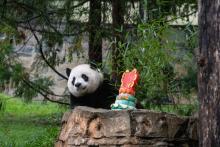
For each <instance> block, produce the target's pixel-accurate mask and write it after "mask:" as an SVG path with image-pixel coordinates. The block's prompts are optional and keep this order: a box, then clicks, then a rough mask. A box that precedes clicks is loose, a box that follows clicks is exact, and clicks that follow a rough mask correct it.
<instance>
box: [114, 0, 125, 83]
mask: <svg viewBox="0 0 220 147" xmlns="http://www.w3.org/2000/svg"><path fill="white" fill-rule="evenodd" d="M124 10H125V1H124V0H112V20H113V24H112V26H113V41H114V43H113V46H112V77H113V79H114V80H116V82H117V81H118V80H119V79H118V77H120V72H122V71H123V61H122V50H123V48H119V42H120V43H123V42H124V13H125V11H124Z"/></svg>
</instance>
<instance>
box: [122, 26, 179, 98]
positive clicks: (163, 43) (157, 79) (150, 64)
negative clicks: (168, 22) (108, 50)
mask: <svg viewBox="0 0 220 147" xmlns="http://www.w3.org/2000/svg"><path fill="white" fill-rule="evenodd" d="M167 29H168V26H165V25H164V26H161V25H160V23H155V24H145V25H140V26H139V28H138V38H137V41H136V42H134V40H132V41H133V42H132V45H131V46H130V47H128V48H127V49H126V50H125V52H124V54H123V55H124V58H123V60H124V64H125V69H133V68H137V69H138V71H139V72H140V79H141V80H140V82H139V84H138V87H137V97H138V98H141V99H145V98H161V97H165V96H166V95H167V88H166V89H165V86H168V84H169V82H170V81H171V79H172V78H173V67H172V63H173V62H174V58H173V57H172V56H171V53H172V52H174V51H175V46H174V43H173V42H172V41H170V40H167V39H166V38H165V37H164V33H165V32H166V30H167Z"/></svg>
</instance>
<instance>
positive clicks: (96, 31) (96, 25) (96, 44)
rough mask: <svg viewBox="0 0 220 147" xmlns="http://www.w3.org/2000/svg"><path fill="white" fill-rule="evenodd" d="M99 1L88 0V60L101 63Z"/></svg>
mask: <svg viewBox="0 0 220 147" xmlns="http://www.w3.org/2000/svg"><path fill="white" fill-rule="evenodd" d="M100 25H101V0H96V1H94V0H90V10H89V60H90V61H91V62H93V63H95V64H98V63H102V35H101V34H102V33H101V31H100V30H101V29H100Z"/></svg>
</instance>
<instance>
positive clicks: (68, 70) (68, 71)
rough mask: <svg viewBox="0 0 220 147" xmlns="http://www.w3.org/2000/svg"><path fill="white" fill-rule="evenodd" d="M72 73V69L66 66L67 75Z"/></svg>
mask: <svg viewBox="0 0 220 147" xmlns="http://www.w3.org/2000/svg"><path fill="white" fill-rule="evenodd" d="M70 73H71V69H70V68H66V75H67V76H68V77H69V76H70Z"/></svg>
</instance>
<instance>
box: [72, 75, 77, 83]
mask: <svg viewBox="0 0 220 147" xmlns="http://www.w3.org/2000/svg"><path fill="white" fill-rule="evenodd" d="M75 80H76V78H75V77H73V80H72V84H73V85H74V83H75Z"/></svg>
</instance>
